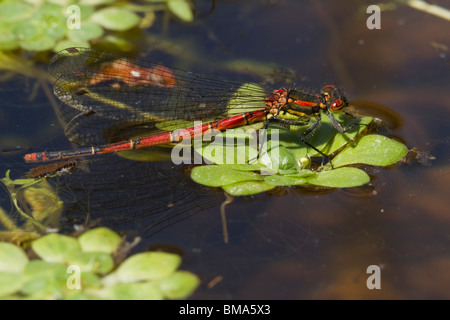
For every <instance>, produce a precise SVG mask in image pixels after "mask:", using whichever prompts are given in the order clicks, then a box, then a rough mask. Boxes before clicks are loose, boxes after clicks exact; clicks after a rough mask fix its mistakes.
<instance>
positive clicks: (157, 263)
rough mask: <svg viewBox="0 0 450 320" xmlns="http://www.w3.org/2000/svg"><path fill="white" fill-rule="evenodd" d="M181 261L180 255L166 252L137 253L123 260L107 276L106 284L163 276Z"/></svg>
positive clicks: (174, 268)
mask: <svg viewBox="0 0 450 320" xmlns="http://www.w3.org/2000/svg"><path fill="white" fill-rule="evenodd" d="M180 263H181V257H180V256H178V255H176V254H172V253H166V252H156V251H155V252H144V253H138V254H135V255H134V256H131V257H130V258H128V259H127V260H125V261H124V262H123V263H122V264H121V265H120V266H119V267H118V268H117V270H116V271H115V272H114V273H112V274H111V275H109V276H107V277H106V278H105V279H104V281H105V283H106V284H110V283H115V282H117V281H120V282H133V281H142V280H154V279H160V278H163V277H165V276H167V275H169V274H171V273H173V272H174V271H175V270H176V269H177V268H178V266H179V265H180Z"/></svg>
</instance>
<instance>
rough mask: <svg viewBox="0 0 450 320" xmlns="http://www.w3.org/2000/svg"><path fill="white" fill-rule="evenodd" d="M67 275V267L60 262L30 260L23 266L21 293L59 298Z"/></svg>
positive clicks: (65, 284) (64, 288) (65, 283)
mask: <svg viewBox="0 0 450 320" xmlns="http://www.w3.org/2000/svg"><path fill="white" fill-rule="evenodd" d="M35 241H37V240H35ZM35 241H33V242H35ZM69 276H70V274H69V273H67V267H66V266H65V265H63V264H61V263H52V262H46V261H42V260H32V261H30V262H29V263H28V264H27V266H26V267H25V270H24V277H25V282H24V285H23V286H22V289H21V293H23V294H26V295H34V294H43V295H45V296H49V297H50V298H51V297H55V296H56V298H61V297H62V295H63V292H64V291H65V290H66V289H67V279H68V277H69Z"/></svg>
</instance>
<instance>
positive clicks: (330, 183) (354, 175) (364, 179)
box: [308, 167, 370, 188]
mask: <svg viewBox="0 0 450 320" xmlns="http://www.w3.org/2000/svg"><path fill="white" fill-rule="evenodd" d="M369 181H370V177H369V176H368V175H367V173H365V172H364V171H363V170H360V169H358V168H352V167H345V168H338V169H334V170H328V171H322V172H318V173H317V175H315V176H313V177H310V178H308V183H309V184H314V185H318V186H323V187H330V188H350V187H358V186H362V185H363V184H366V183H368V182H369Z"/></svg>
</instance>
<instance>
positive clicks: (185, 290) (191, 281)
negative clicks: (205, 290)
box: [159, 271, 200, 299]
mask: <svg viewBox="0 0 450 320" xmlns="http://www.w3.org/2000/svg"><path fill="white" fill-rule="evenodd" d="M199 284H200V279H199V278H198V277H197V276H196V275H195V274H192V273H190V272H187V271H177V272H175V273H174V274H171V275H170V276H168V277H166V278H164V279H162V280H161V281H160V282H159V288H160V289H161V292H162V293H163V295H164V296H165V297H167V298H169V299H185V298H187V297H188V296H189V295H191V293H192V292H193V291H194V290H195V289H196V288H197V287H198V285H199Z"/></svg>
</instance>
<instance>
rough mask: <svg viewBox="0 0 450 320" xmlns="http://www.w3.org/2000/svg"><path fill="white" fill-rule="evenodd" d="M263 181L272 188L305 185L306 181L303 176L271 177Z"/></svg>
mask: <svg viewBox="0 0 450 320" xmlns="http://www.w3.org/2000/svg"><path fill="white" fill-rule="evenodd" d="M264 181H265V182H266V183H267V184H269V185H272V186H295V185H300V184H306V183H307V182H308V180H307V179H306V178H305V177H303V176H301V175H300V176H285V175H271V176H267V177H265V178H264Z"/></svg>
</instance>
